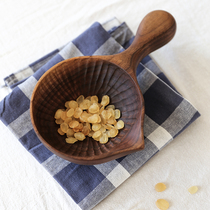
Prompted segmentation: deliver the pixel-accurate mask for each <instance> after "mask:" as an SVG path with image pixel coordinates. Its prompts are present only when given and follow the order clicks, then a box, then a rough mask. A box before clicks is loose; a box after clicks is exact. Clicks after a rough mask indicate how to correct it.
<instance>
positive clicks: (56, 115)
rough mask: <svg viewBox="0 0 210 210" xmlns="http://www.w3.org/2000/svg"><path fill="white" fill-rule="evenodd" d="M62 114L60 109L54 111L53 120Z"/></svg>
mask: <svg viewBox="0 0 210 210" xmlns="http://www.w3.org/2000/svg"><path fill="white" fill-rule="evenodd" d="M62 113H63V110H62V109H58V110H57V111H56V113H55V116H54V118H55V119H60V118H61V114H62Z"/></svg>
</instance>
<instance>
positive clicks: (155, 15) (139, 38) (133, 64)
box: [115, 10, 176, 80]
mask: <svg viewBox="0 0 210 210" xmlns="http://www.w3.org/2000/svg"><path fill="white" fill-rule="evenodd" d="M175 32H176V21H175V19H174V18H173V16H172V15H171V14H170V13H168V12H166V11H162V10H156V11H152V12H150V13H149V14H147V15H146V16H145V17H144V19H143V20H142V22H141V23H140V25H139V27H138V30H137V33H136V37H135V39H134V41H133V43H132V44H131V46H130V47H129V48H128V49H127V50H125V51H124V52H122V53H120V54H118V56H117V57H118V58H116V60H115V63H118V65H119V66H121V67H122V68H123V69H124V70H126V71H127V72H128V73H129V74H130V75H131V76H132V77H133V78H135V80H136V68H137V66H138V64H139V62H140V61H141V60H142V59H143V58H144V57H145V56H146V55H148V54H150V53H151V52H153V51H155V50H157V49H158V48H160V47H162V46H163V45H165V44H166V43H168V42H169V41H170V40H171V39H172V38H173V37H174V35H175ZM117 60H118V61H117Z"/></svg>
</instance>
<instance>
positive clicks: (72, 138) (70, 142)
mask: <svg viewBox="0 0 210 210" xmlns="http://www.w3.org/2000/svg"><path fill="white" fill-rule="evenodd" d="M76 141H77V139H75V138H74V137H68V138H66V143H68V144H74V143H75V142H76Z"/></svg>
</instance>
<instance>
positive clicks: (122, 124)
mask: <svg viewBox="0 0 210 210" xmlns="http://www.w3.org/2000/svg"><path fill="white" fill-rule="evenodd" d="M124 126H125V125H124V122H123V121H122V120H119V121H118V122H117V123H116V124H115V128H117V129H118V130H120V129H122V128H124Z"/></svg>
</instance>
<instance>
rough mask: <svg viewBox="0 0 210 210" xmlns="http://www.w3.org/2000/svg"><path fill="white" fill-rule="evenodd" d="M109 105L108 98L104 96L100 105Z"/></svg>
mask: <svg viewBox="0 0 210 210" xmlns="http://www.w3.org/2000/svg"><path fill="white" fill-rule="evenodd" d="M108 104H109V96H107V95H104V96H103V97H102V100H101V105H103V106H106V105H108Z"/></svg>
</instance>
